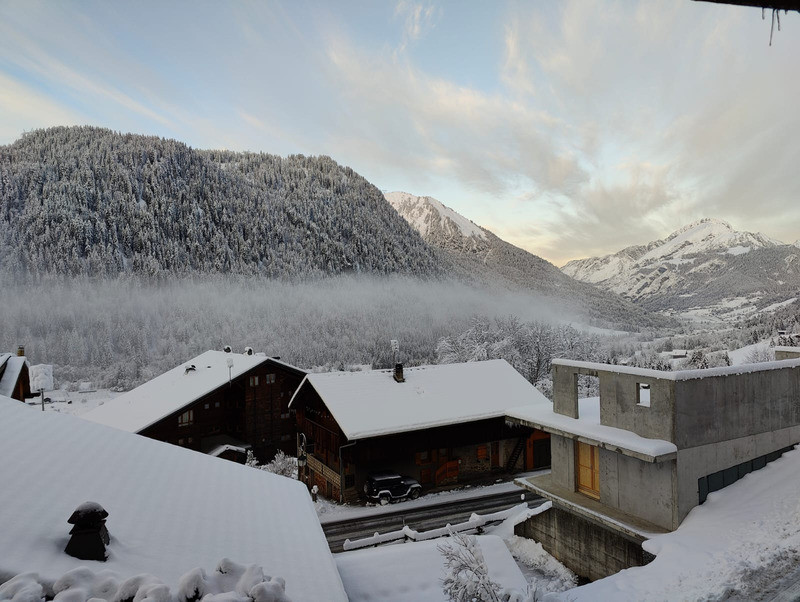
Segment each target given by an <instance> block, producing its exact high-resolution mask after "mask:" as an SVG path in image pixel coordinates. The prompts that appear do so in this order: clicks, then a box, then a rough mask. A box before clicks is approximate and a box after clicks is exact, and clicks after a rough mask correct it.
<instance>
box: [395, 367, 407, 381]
mask: <svg viewBox="0 0 800 602" xmlns="http://www.w3.org/2000/svg"><path fill="white" fill-rule="evenodd" d="M392 376H394V379H395V380H396V381H397V382H399V383H404V382H406V379H405V378H403V364H395V365H394V374H393V375H392Z"/></svg>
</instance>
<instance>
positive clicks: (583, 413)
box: [507, 397, 678, 462]
mask: <svg viewBox="0 0 800 602" xmlns="http://www.w3.org/2000/svg"><path fill="white" fill-rule="evenodd" d="M507 416H508V418H509V419H511V420H512V421H516V422H519V423H521V424H524V425H526V426H533V427H535V428H538V429H541V430H544V431H547V432H551V433H555V434H557V435H564V436H574V437H578V438H579V439H580V440H582V441H585V442H587V443H591V444H593V445H599V446H600V447H604V448H607V449H611V450H614V451H619V452H621V453H623V454H626V455H631V456H634V457H637V458H640V459H642V460H646V461H648V462H659V461H662V460H667V459H670V458H673V457H675V456H674V455H675V454H676V453H677V451H678V448H677V446H676V445H675V444H674V443H671V442H669V441H664V440H662V439H648V438H646V437H642V436H640V435H637V434H636V433H634V432H631V431H628V430H625V429H620V428H616V427H613V426H606V425H603V424H600V398H599V397H590V398H587V399H579V400H578V416H579V418H572V417H571V416H564V415H563V414H558V413H556V412H554V411H553V406H552V404H550V403H549V402H548V404H547V406H540V405H537V406H523V407H520V408H511V409H509V410H508V412H507Z"/></svg>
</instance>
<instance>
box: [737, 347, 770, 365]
mask: <svg viewBox="0 0 800 602" xmlns="http://www.w3.org/2000/svg"><path fill="white" fill-rule="evenodd" d="M774 359H775V352H774V351H773V350H772V349H770V348H769V347H760V346H759V347H756V348H755V349H752V350H751V351H750V352H749V353H748V354H747V355H746V356H745V358H744V363H745V364H760V363H761V362H771V361H773V360H774Z"/></svg>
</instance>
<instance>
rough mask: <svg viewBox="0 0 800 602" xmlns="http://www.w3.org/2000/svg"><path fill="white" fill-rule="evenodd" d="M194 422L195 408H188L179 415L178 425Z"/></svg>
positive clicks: (187, 424)
mask: <svg viewBox="0 0 800 602" xmlns="http://www.w3.org/2000/svg"><path fill="white" fill-rule="evenodd" d="M193 422H194V410H188V411H186V412H184V413H183V414H181V415H180V416H178V426H189V425H190V424H192V423H193Z"/></svg>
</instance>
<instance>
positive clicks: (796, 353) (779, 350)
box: [775, 347, 800, 360]
mask: <svg viewBox="0 0 800 602" xmlns="http://www.w3.org/2000/svg"><path fill="white" fill-rule="evenodd" d="M799 357H800V347H775V359H776V360H794V359H797V358H799Z"/></svg>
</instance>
